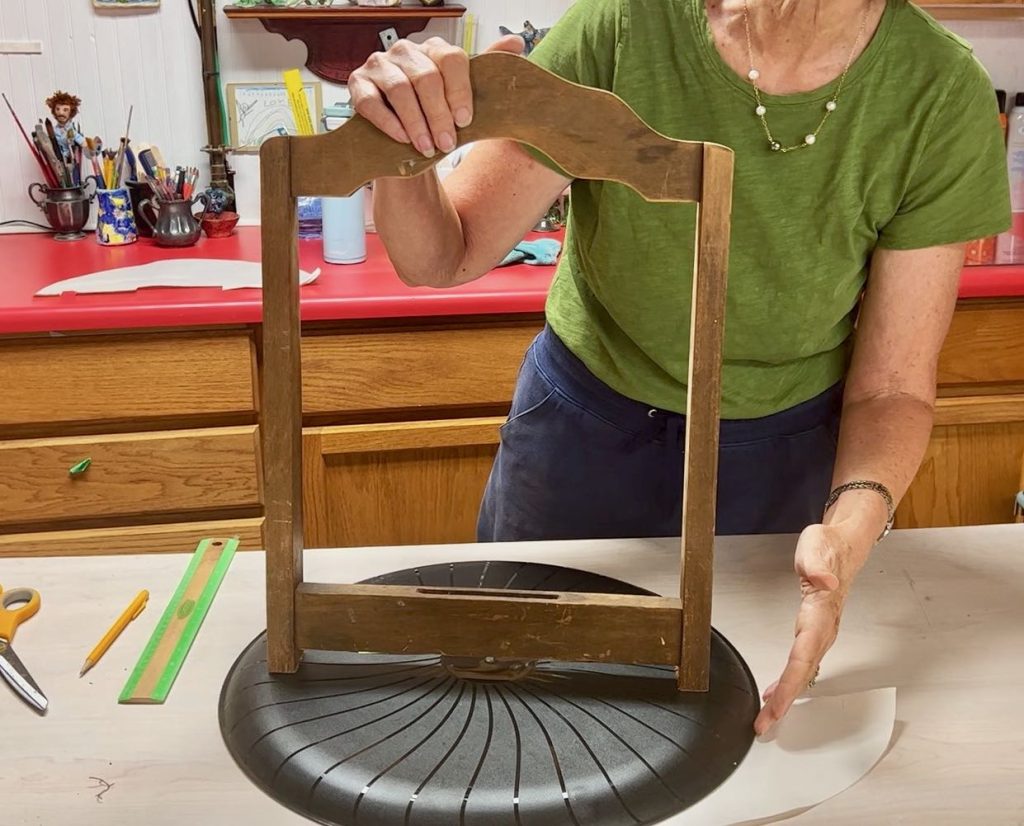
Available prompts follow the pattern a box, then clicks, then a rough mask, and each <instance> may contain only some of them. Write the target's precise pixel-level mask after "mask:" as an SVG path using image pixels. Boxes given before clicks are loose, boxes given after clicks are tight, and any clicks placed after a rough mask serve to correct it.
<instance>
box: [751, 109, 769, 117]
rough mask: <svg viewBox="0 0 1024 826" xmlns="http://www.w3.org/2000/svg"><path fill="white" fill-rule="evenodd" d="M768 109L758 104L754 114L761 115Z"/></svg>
mask: <svg viewBox="0 0 1024 826" xmlns="http://www.w3.org/2000/svg"><path fill="white" fill-rule="evenodd" d="M767 111H768V110H767V109H765V107H764V106H758V107H757V108H756V109H754V114H755V115H757V116H758V117H761V116H762V115H764V113H765V112H767Z"/></svg>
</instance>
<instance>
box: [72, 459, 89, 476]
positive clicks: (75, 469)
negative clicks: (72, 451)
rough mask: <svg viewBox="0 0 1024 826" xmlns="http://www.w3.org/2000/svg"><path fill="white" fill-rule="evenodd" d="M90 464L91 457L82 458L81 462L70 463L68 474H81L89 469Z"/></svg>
mask: <svg viewBox="0 0 1024 826" xmlns="http://www.w3.org/2000/svg"><path fill="white" fill-rule="evenodd" d="M91 464H92V459H82V461H81V462H78V463H77V464H74V465H72V466H71V467H69V468H68V476H71V477H75V476H81V475H82V474H83V473H85V472H86V471H87V470H88V469H89V465H91Z"/></svg>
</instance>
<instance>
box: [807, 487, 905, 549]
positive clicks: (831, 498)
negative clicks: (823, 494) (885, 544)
mask: <svg viewBox="0 0 1024 826" xmlns="http://www.w3.org/2000/svg"><path fill="white" fill-rule="evenodd" d="M848 490H873V491H874V492H875V493H877V494H878V495H879V496H881V497H882V498H883V499H884V500H885V506H886V508H887V509H888V511H889V516H888V518H887V519H886V522H885V530H883V531H882V534H881V536H879V537H878V539H876V540H875V542H876V543H877V542H881V541H882V540H883V539H885V538H886V537H887V536H888V535H889V532H890V531H892V526H893V524H894V522H895V520H896V505H895V503H894V502H893V498H892V494H891V493H889V488H887V487H886V486H885V485H883V484H882V483H881V482H868V481H864V480H858V481H856V482H846V483H845V484H842V485H839V486H838V487H837V488H835V489H834V490H833V491H832V493H830V494H829V495H828V501H827V502H825V510H824V513H828V510H829V508H831V507H832V506H833V505H834V504H835V503H836V501H837V500H838V499H839V497H840V496H841V495H842V494H844V493H846V491H848Z"/></svg>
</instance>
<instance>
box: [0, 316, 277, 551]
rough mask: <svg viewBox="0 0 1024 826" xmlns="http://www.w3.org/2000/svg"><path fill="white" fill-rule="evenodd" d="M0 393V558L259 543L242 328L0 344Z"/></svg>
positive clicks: (246, 336)
mask: <svg viewBox="0 0 1024 826" xmlns="http://www.w3.org/2000/svg"><path fill="white" fill-rule="evenodd" d="M0 384H2V386H3V387H5V388H6V391H5V392H4V393H2V394H0V556H14V555H24V554H86V553H138V552H139V551H143V550H153V551H178V552H181V551H188V550H191V549H192V548H194V547H195V546H196V543H197V542H198V541H199V539H201V538H202V537H204V536H209V535H211V533H222V534H223V533H230V534H232V535H238V536H239V537H240V538H241V539H242V546H243V547H249V548H258V547H260V545H261V544H262V542H261V537H260V531H261V525H262V491H261V471H260V459H259V431H258V426H257V422H256V418H257V412H256V411H257V405H256V386H257V383H256V359H255V349H254V337H253V334H252V331H250V330H224V331H209V332H199V333H196V332H183V333H176V332H165V333H159V334H157V333H153V334H122V335H81V336H69V337H62V338H42V337H39V338H28V339H14V340H8V341H0ZM85 459H89V460H90V463H89V465H88V468H87V469H86V470H84V471H82V472H80V473H76V474H72V473H70V469H71V468H72V466H74V465H76V464H78V463H80V462H82V461H83V460H85Z"/></svg>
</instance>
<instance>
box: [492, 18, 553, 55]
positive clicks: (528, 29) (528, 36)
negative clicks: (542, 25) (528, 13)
mask: <svg viewBox="0 0 1024 826" xmlns="http://www.w3.org/2000/svg"><path fill="white" fill-rule="evenodd" d="M498 29H499V30H500V31H501V33H502V34H503V35H507V34H518V35H519V36H520V37H521V38H523V42H524V43H526V48H525V49H524V50H523V54H529V53H530V52H532V51H533V50H534V49H535V48H536V47H537V44H538V43H540V41H541V40H543V39H544V35H546V34H547V33H548V32H549V31H551V29H550V28H547V29H538V28H537V27H536V26H534V25H533V24H532V23H531V22H530V21H529V20H527V21H526V22H525V23H523V31H521V32H514V31H512V30H511V29H508V28H505V26H498Z"/></svg>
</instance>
